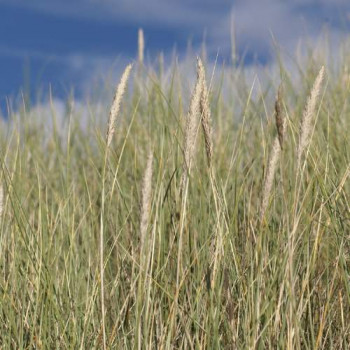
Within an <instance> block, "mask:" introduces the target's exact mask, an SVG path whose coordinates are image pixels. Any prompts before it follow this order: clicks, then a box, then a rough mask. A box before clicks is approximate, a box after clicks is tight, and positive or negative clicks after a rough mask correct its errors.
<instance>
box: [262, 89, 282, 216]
mask: <svg viewBox="0 0 350 350" xmlns="http://www.w3.org/2000/svg"><path fill="white" fill-rule="evenodd" d="M275 120H276V128H277V136H276V138H275V140H274V142H273V145H272V151H271V155H270V158H269V163H268V166H267V171H266V176H265V182H264V189H263V196H262V201H261V208H260V222H261V221H262V220H263V218H264V216H265V212H266V209H267V206H268V204H269V199H270V195H271V190H272V185H273V180H274V178H275V172H276V168H277V163H278V160H279V157H280V153H281V150H282V149H283V141H284V135H285V132H286V128H287V121H286V118H285V117H284V115H283V105H282V88H281V86H280V88H279V89H278V93H277V98H276V102H275Z"/></svg>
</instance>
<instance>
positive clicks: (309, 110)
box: [297, 67, 324, 169]
mask: <svg viewBox="0 0 350 350" xmlns="http://www.w3.org/2000/svg"><path fill="white" fill-rule="evenodd" d="M323 78H324V67H322V68H321V69H320V72H319V73H318V75H317V78H316V80H315V82H314V85H313V87H312V90H311V93H310V96H309V98H308V100H307V103H306V106H305V110H304V113H303V116H302V119H301V123H300V131H299V144H298V151H297V168H298V169H299V167H300V163H301V157H302V155H303V153H304V150H305V149H306V147H307V145H308V143H309V139H310V137H309V136H310V133H311V129H312V126H311V120H312V116H313V115H314V113H315V109H316V103H317V98H318V96H319V94H320V91H321V84H322V81H323Z"/></svg>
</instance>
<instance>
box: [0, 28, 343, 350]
mask: <svg viewBox="0 0 350 350" xmlns="http://www.w3.org/2000/svg"><path fill="white" fill-rule="evenodd" d="M140 38H142V40H141V39H140V40H141V41H142V43H141V44H140V47H141V49H140V50H139V51H140V52H139V62H140V64H142V74H141V73H140V71H139V72H131V66H128V67H127V68H126V70H125V72H124V74H123V76H122V79H121V83H120V85H119V88H118V89H117V93H116V97H115V100H114V103H113V106H112V110H111V114H110V119H109V123H108V122H107V120H106V117H105V116H106V115H108V113H107V111H106V110H103V111H102V112H101V111H100V109H98V108H96V109H95V108H94V106H89V109H88V110H89V113H88V114H86V113H85V118H88V121H86V120H85V122H84V120H82V119H81V118H82V117H81V115H82V114H84V111H86V110H87V109H85V108H83V110H82V111H80V110H79V107H73V106H71V107H70V108H67V111H66V113H65V115H64V116H63V117H64V118H63V119H62V120H61V121H58V120H57V119H56V117H57V116H56V110H55V108H52V110H51V112H50V113H47V112H46V113H44V114H43V115H42V116H38V113H39V112H38V111H36V110H35V109H31V110H26V109H22V110H20V112H19V113H17V114H15V113H12V114H11V115H10V116H9V120H8V121H7V122H6V123H3V124H4V125H3V127H2V128H1V130H2V131H1V141H0V142H1V163H2V174H1V186H2V187H1V189H3V190H1V203H0V204H1V205H0V208H1V218H0V225H1V230H0V251H1V255H0V266H1V279H0V297H1V299H0V300H1V301H0V319H1V322H0V346H1V347H2V348H4V349H10V348H26V349H27V348H28V349H29V348H74V349H92V348H96V349H99V348H103V347H104V348H108V349H109V348H115V349H123V348H139V349H157V348H159V349H173V348H183V349H197V348H203V349H204V348H205V349H207V348H208V349H220V348H228V349H231V348H237V349H246V348H249V349H252V348H257V349H268V348H271V349H276V348H280V349H330V348H339V349H347V348H348V347H349V345H350V326H349V325H350V312H349V311H350V293H349V291H350V279H349V276H350V275H349V268H350V243H349V239H350V236H349V232H350V221H349V212H350V207H349V198H348V193H349V190H350V184H349V183H348V181H347V180H348V176H349V174H350V172H349V163H350V153H349V151H348V150H350V147H349V137H348V132H347V130H349V128H350V118H349V115H350V110H349V105H348V93H349V87H348V84H347V83H346V81H345V82H344V74H345V66H344V67H342V66H340V67H338V70H339V72H338V73H337V71H336V70H334V69H331V68H332V67H331V66H330V64H331V63H330V62H328V66H327V65H326V66H325V68H322V69H321V67H322V65H323V64H324V62H322V60H321V59H319V60H318V61H316V63H315V61H314V60H313V62H312V64H311V63H310V62H309V61H307V60H306V61H305V67H306V68H305V69H303V67H304V66H300V67H298V69H299V71H300V72H302V79H301V81H300V82H294V81H292V80H291V79H290V78H289V73H288V71H287V69H285V68H283V66H282V65H281V73H282V76H283V77H284V78H283V86H284V89H283V91H284V93H283V96H282V93H281V91H280V92H279V93H278V97H277V100H276V101H274V98H273V96H274V95H275V94H276V90H277V87H278V85H279V83H280V81H267V84H266V85H262V91H261V93H259V92H258V91H257V88H256V84H255V85H249V84H248V79H247V78H246V76H245V74H246V72H247V71H246V70H245V69H244V68H242V67H241V66H239V67H241V68H237V67H231V68H223V69H222V74H220V70H219V73H218V74H217V77H219V78H220V76H221V78H220V79H219V80H216V79H215V77H214V79H213V80H212V81H211V83H210V85H209V86H210V88H208V86H207V82H206V77H205V69H204V64H203V63H202V61H201V60H200V59H198V61H197V80H196V81H195V82H194V83H190V84H188V85H186V84H185V83H184V82H186V79H185V76H184V75H183V73H181V69H178V67H176V66H175V68H173V69H169V71H168V72H166V71H164V69H162V70H161V74H157V73H156V72H155V71H154V70H153V69H152V68H151V67H149V68H148V67H147V65H146V64H145V62H144V60H143V50H144V47H143V45H144V44H143V34H142V35H141V34H140ZM314 66H316V67H319V68H318V69H321V70H320V71H319V73H318V72H317V71H315V70H313V69H309V68H308V67H314ZM209 69H210V68H209V67H207V70H209ZM193 71H194V69H193ZM326 71H327V74H326ZM130 74H134V76H133V77H131V79H130V80H132V79H134V85H135V86H137V89H136V88H131V87H130V88H129V91H126V82H127V80H128V76H129V75H130ZM314 82H315V83H314ZM312 86H313V87H312ZM124 92H125V94H124ZM123 95H124V97H123V99H122V96H123ZM308 95H310V98H309V99H308V100H306V98H305V96H308ZM186 96H192V97H191V99H187V98H186ZM274 103H275V112H274V107H273V105H274ZM121 104H123V108H120V106H121ZM305 104H306V107H304V106H305ZM53 105H54V104H53ZM187 110H188V113H186V111H187ZM184 111H185V112H184ZM303 111H304V112H303ZM274 113H275V119H276V126H277V128H276V127H275V125H274V124H275V123H274V122H273V114H274ZM35 116H36V117H37V118H35ZM116 118H118V125H117V126H116ZM48 123H51V125H52V127H51V128H50V130H49V131H47V132H45V133H43V132H42V130H43V127H45V126H47V125H48ZM106 125H108V131H107V136H105V133H104V130H105V128H106ZM6 127H7V129H8V132H7V133H5V129H6ZM200 133H203V137H199V134H200ZM196 144H197V147H196ZM267 145H268V146H267ZM271 145H272V146H271ZM282 145H283V147H282ZM270 147H272V149H271V151H270V152H269V153H268V152H265V148H266V149H270ZM196 148H197V151H196ZM150 150H151V151H150Z"/></svg>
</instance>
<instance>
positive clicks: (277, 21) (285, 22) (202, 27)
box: [0, 0, 350, 107]
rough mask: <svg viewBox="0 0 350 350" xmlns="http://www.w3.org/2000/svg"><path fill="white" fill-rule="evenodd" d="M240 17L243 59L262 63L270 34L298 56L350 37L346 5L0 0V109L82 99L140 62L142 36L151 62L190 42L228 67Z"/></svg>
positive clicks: (245, 0) (302, 0) (304, 0)
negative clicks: (98, 82)
mask: <svg viewBox="0 0 350 350" xmlns="http://www.w3.org/2000/svg"><path fill="white" fill-rule="evenodd" d="M232 18H233V19H234V23H235V28H236V36H237V47H238V53H239V54H240V55H241V56H242V55H243V54H245V55H246V57H247V64H249V63H251V62H252V58H253V57H255V58H256V60H257V61H258V62H260V63H262V64H269V62H270V61H272V60H273V50H272V35H273V36H274V37H275V38H276V40H277V41H278V42H279V43H280V45H281V48H282V49H283V50H286V51H289V52H293V50H294V48H295V46H296V44H297V42H298V40H299V39H300V38H301V37H305V36H307V37H308V38H310V39H311V41H312V40H313V39H315V38H317V37H318V36H319V35H320V33H321V32H322V29H323V28H324V27H325V26H326V27H327V28H328V31H329V33H330V35H331V37H332V38H335V39H337V38H340V37H342V36H344V35H346V34H347V33H348V32H349V19H350V1H348V0H327V1H326V0H318V1H316V0H293V1H292V0H284V1H278V0H201V1H200V0H172V1H170V0H0V105H1V106H2V107H3V106H4V103H5V101H6V98H7V97H12V98H13V97H15V96H18V94H19V92H20V91H31V92H32V96H31V98H32V100H35V98H36V95H37V94H38V92H40V91H41V92H42V94H43V95H46V94H47V91H48V90H49V86H51V88H52V90H53V94H54V95H55V96H58V97H59V98H65V97H66V96H68V94H69V92H70V91H71V88H72V87H74V90H75V94H76V96H78V97H83V95H84V93H85V92H86V91H87V90H88V89H87V85H89V84H90V83H91V82H92V81H93V79H94V77H95V76H97V75H99V74H103V73H106V72H108V70H110V69H112V67H115V69H116V70H120V69H122V67H123V65H124V64H125V63H126V62H127V61H129V60H132V59H134V58H135V55H136V51H137V48H136V44H137V30H138V28H139V27H142V28H143V29H144V32H145V39H146V57H149V58H150V59H151V60H152V59H154V58H155V57H156V55H157V54H158V53H159V52H160V51H164V53H165V55H168V54H169V55H170V53H171V52H172V50H173V49H174V47H176V50H177V52H178V54H179V55H180V56H181V55H184V53H185V52H186V48H187V45H188V41H189V40H191V42H192V45H193V48H194V49H193V50H194V51H195V52H196V51H199V47H200V43H201V42H202V39H203V37H205V40H206V44H207V47H208V52H209V57H211V58H212V59H213V58H214V57H215V56H216V54H217V53H218V54H219V56H220V57H221V58H222V60H226V61H228V58H229V53H230V26H231V20H232Z"/></svg>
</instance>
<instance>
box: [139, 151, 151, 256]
mask: <svg viewBox="0 0 350 350" xmlns="http://www.w3.org/2000/svg"><path fill="white" fill-rule="evenodd" d="M152 169H153V154H152V151H151V152H150V153H149V155H148V159H147V165H146V170H145V174H144V177H143V183H142V197H141V220H140V234H141V251H142V250H143V247H144V242H145V239H146V234H147V227H148V223H149V213H150V210H151V196H152Z"/></svg>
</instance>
